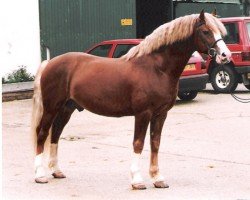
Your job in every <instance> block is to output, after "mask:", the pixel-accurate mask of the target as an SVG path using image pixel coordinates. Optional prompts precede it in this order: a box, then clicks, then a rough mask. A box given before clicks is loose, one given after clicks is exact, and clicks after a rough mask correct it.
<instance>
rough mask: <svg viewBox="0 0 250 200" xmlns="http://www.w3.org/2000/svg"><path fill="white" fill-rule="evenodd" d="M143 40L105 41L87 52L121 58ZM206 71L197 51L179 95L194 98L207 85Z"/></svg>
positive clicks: (183, 79)
mask: <svg viewBox="0 0 250 200" xmlns="http://www.w3.org/2000/svg"><path fill="white" fill-rule="evenodd" d="M141 41H142V39H121V40H108V41H103V42H101V43H98V44H96V45H94V46H93V47H91V48H90V49H88V50H87V51H86V53H89V54H92V55H96V56H101V57H109V58H119V57H121V56H123V55H124V54H126V53H127V52H128V51H129V49H131V48H132V47H133V46H135V45H138V44H139V43H140V42H141ZM206 72H207V70H206V65H205V62H204V61H203V59H202V57H201V56H200V55H199V54H198V53H195V54H194V55H193V56H192V57H191V58H190V60H189V62H188V64H187V65H186V67H185V69H184V72H183V73H182V76H181V78H180V82H179V92H178V97H179V98H180V99H181V100H186V101H188V100H192V99H194V98H195V97H196V96H197V94H198V92H199V91H201V90H203V89H204V88H205V87H206V83H207V82H208V74H207V73H206Z"/></svg>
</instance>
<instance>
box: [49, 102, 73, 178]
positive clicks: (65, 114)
mask: <svg viewBox="0 0 250 200" xmlns="http://www.w3.org/2000/svg"><path fill="white" fill-rule="evenodd" d="M74 110H75V107H74V106H72V105H71V104H66V105H65V106H64V107H63V108H62V109H61V110H60V111H59V113H58V114H57V116H56V118H55V120H54V122H53V124H52V135H51V144H50V160H49V168H50V169H51V171H52V175H53V176H54V178H65V177H66V176H65V175H64V174H63V173H62V172H61V170H60V168H59V165H58V158H57V150H58V141H59V138H60V135H61V133H62V131H63V128H64V127H65V125H66V124H67V123H68V121H69V119H70V117H71V115H72V113H73V112H74Z"/></svg>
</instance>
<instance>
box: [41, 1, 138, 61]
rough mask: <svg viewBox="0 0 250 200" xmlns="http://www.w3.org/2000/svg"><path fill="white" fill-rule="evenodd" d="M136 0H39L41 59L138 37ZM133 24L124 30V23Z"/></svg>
mask: <svg viewBox="0 0 250 200" xmlns="http://www.w3.org/2000/svg"><path fill="white" fill-rule="evenodd" d="M135 9H136V8H135V1H134V0H39V10H40V30H41V33H40V34H41V46H42V48H41V49H42V59H45V58H46V50H45V49H46V48H45V47H48V48H49V49H50V53H51V57H54V56H56V55H60V54H62V53H65V52H69V51H83V50H86V49H87V48H89V47H90V46H91V45H93V44H94V43H97V42H100V41H102V40H108V39H117V38H135V37H136V27H135V26H136V21H135V20H136V15H135ZM124 18H129V19H132V20H133V24H132V25H131V26H122V25H121V19H124Z"/></svg>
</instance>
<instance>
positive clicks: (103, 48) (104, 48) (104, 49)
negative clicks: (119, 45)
mask: <svg viewBox="0 0 250 200" xmlns="http://www.w3.org/2000/svg"><path fill="white" fill-rule="evenodd" d="M111 47H112V45H111V44H104V45H100V46H97V47H96V48H94V49H92V50H91V51H90V52H89V54H92V55H95V56H101V57H108V55H109V51H110V49H111Z"/></svg>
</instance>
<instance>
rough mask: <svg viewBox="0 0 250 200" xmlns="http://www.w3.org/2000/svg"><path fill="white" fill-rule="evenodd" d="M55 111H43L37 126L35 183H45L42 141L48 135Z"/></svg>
mask: <svg viewBox="0 0 250 200" xmlns="http://www.w3.org/2000/svg"><path fill="white" fill-rule="evenodd" d="M55 115H56V112H46V111H44V112H43V115H42V118H41V121H40V123H39V125H38V127H37V133H38V134H37V139H36V157H35V181H36V182H37V183H47V182H48V180H47V178H46V173H45V169H44V166H43V152H44V143H45V141H46V139H47V137H48V135H49V129H50V127H51V124H52V122H53V119H54V117H55Z"/></svg>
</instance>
